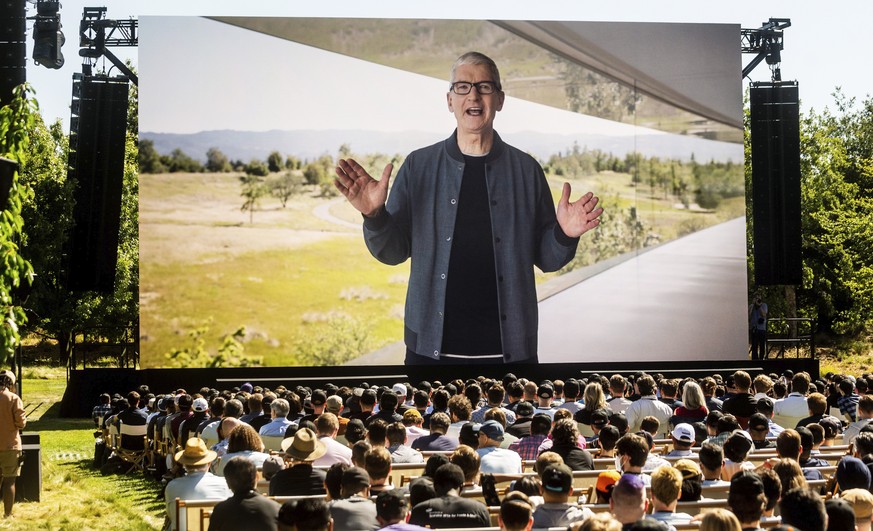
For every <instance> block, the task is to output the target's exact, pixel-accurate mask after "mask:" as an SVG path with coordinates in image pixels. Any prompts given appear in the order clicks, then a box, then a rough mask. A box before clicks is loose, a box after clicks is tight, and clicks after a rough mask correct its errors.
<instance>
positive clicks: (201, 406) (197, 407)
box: [191, 398, 209, 412]
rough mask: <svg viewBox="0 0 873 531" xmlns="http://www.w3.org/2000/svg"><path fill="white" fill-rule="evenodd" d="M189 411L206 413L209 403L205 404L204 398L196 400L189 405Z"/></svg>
mask: <svg viewBox="0 0 873 531" xmlns="http://www.w3.org/2000/svg"><path fill="white" fill-rule="evenodd" d="M191 409H193V410H194V411H197V412H203V411H206V410H207V409H209V402H207V401H206V399H205V398H197V399H195V400H194V403H193V404H192V405H191Z"/></svg>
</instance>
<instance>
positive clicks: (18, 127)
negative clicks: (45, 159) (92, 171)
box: [0, 86, 39, 366]
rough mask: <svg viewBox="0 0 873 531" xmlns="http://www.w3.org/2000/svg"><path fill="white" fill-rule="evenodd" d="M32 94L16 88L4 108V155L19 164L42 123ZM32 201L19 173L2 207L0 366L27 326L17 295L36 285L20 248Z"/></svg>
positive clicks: (0, 114) (0, 125)
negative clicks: (31, 134) (23, 212)
mask: <svg viewBox="0 0 873 531" xmlns="http://www.w3.org/2000/svg"><path fill="white" fill-rule="evenodd" d="M29 91H30V90H29V89H28V88H25V86H20V87H16V88H15V89H14V90H13V98H12V101H11V102H9V104H8V105H6V106H4V107H3V108H0V154H2V155H3V156H4V157H6V158H8V159H10V160H13V161H15V162H17V163H19V164H22V163H23V162H25V160H26V159H25V157H26V153H25V151H26V149H27V147H28V143H29V135H28V131H29V130H30V129H31V128H32V127H33V126H34V124H35V123H37V121H38V120H39V114H38V113H37V108H38V107H37V103H36V100H34V99H30V98H28V97H27V93H28V92H29ZM32 197H33V194H32V191H31V190H30V188H29V187H28V186H27V183H26V182H23V180H22V179H21V175H20V173H18V172H15V174H14V175H13V176H12V182H11V188H10V189H9V198H8V200H7V204H6V205H0V209H2V210H0V363H2V364H3V365H4V366H5V365H6V364H7V363H8V361H9V359H10V358H12V356H13V353H14V349H15V346H16V345H18V343H19V342H20V341H21V332H20V327H21V326H22V325H23V324H24V323H26V322H27V316H26V315H25V313H24V309H23V308H22V306H21V301H20V298H19V297H16V296H15V291H16V290H18V289H19V288H23V287H25V286H28V285H30V284H31V283H32V282H33V268H32V266H31V264H30V263H29V262H28V261H27V260H26V259H25V258H24V255H23V254H22V253H21V249H20V246H19V242H20V241H21V239H22V233H23V229H24V218H23V216H22V215H21V210H22V205H23V203H24V202H26V201H28V200H30V199H31V198H32Z"/></svg>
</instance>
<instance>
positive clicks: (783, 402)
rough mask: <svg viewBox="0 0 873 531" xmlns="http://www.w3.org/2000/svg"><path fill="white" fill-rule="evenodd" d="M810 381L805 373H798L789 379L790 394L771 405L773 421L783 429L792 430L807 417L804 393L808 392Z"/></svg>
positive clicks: (807, 409)
mask: <svg viewBox="0 0 873 531" xmlns="http://www.w3.org/2000/svg"><path fill="white" fill-rule="evenodd" d="M809 384H810V379H809V375H808V374H806V373H805V372H799V373H797V374H795V375H794V377H793V378H792V379H791V392H790V393H788V396H786V397H785V398H782V399H779V400H777V401H776V402H775V403H774V404H773V414H774V416H775V418H774V420H775V421H776V423H777V424H779V425H780V426H783V427H785V428H794V427H795V426H797V423H798V422H800V420H801V419H803V418H804V417H806V416H807V415H809V408H808V407H807V404H806V393H807V392H809Z"/></svg>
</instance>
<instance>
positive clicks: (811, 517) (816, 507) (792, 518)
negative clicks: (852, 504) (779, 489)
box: [779, 488, 827, 531]
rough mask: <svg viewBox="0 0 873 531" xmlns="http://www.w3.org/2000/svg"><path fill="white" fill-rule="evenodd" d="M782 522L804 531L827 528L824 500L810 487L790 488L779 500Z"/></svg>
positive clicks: (817, 530)
mask: <svg viewBox="0 0 873 531" xmlns="http://www.w3.org/2000/svg"><path fill="white" fill-rule="evenodd" d="M779 514H780V515H782V524H783V525H791V526H794V527H796V528H797V529H802V530H804V531H819V530H824V529H826V528H827V512H826V511H825V506H824V501H823V500H822V498H821V496H819V495H818V493H817V492H815V491H812V490H810V489H802V488H801V489H791V490H789V491H788V492H786V493H784V494H783V495H782V499H781V500H779Z"/></svg>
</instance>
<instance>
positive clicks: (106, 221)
mask: <svg viewBox="0 0 873 531" xmlns="http://www.w3.org/2000/svg"><path fill="white" fill-rule="evenodd" d="M127 95H128V81H127V78H125V77H121V76H119V77H108V76H88V75H82V74H74V75H73V102H72V116H71V119H70V155H69V159H68V164H69V170H68V174H67V175H68V178H70V179H71V180H75V182H76V183H77V185H76V189H75V193H74V199H75V201H76V204H75V207H74V209H73V219H74V228H73V231H72V234H71V236H70V240H69V248H68V252H67V256H68V257H69V260H70V262H69V263H70V265H69V270H68V286H69V288H70V289H71V290H73V291H88V290H93V291H99V292H103V293H110V292H112V290H113V288H114V284H115V267H116V263H117V261H118V229H119V226H120V218H121V193H122V188H123V183H124V144H125V133H126V130H127Z"/></svg>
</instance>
